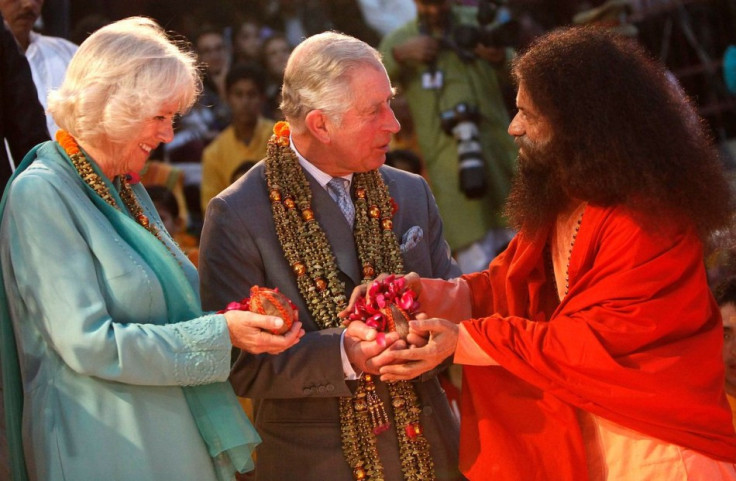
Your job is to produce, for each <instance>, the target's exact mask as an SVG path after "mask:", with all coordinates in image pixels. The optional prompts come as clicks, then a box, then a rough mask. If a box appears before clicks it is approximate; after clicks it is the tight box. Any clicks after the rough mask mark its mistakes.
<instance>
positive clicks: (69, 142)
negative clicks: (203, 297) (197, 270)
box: [56, 129, 176, 257]
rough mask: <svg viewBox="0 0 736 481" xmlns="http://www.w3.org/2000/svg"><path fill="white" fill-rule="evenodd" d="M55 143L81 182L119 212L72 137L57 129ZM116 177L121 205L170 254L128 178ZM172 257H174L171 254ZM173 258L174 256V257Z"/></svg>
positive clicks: (113, 200) (103, 184) (107, 190)
mask: <svg viewBox="0 0 736 481" xmlns="http://www.w3.org/2000/svg"><path fill="white" fill-rule="evenodd" d="M56 141H57V142H58V143H59V145H61V147H62V148H63V149H64V152H66V154H67V155H68V156H69V159H71V161H72V165H74V168H75V169H76V170H77V173H78V174H79V176H80V177H81V178H82V180H83V181H84V182H85V183H86V184H87V185H89V186H90V187H91V188H92V190H94V191H95V193H97V195H99V196H100V197H101V198H102V200H104V201H105V202H107V203H108V204H109V205H111V206H112V207H114V208H116V209H118V210H120V206H118V204H117V202H116V201H115V198H114V197H113V196H112V194H111V193H110V189H108V187H107V185H106V184H105V182H104V181H103V180H102V177H100V175H99V174H98V173H97V172H95V170H94V169H93V168H92V165H91V164H90V163H89V160H87V156H86V155H84V152H82V150H81V149H80V148H79V144H77V141H76V140H75V139H74V137H72V136H71V134H69V132H67V131H66V130H63V129H59V130H58V131H57V132H56ZM118 177H119V179H120V199H122V201H123V204H125V207H126V208H127V209H128V212H130V215H132V216H133V218H134V219H135V221H136V222H138V224H140V225H141V226H142V227H144V228H145V229H146V230H147V231H148V232H150V233H151V234H153V235H154V236H155V237H156V239H158V240H159V242H161V243H162V244H163V245H164V246H165V247H166V249H167V250H168V251H169V252H171V248H170V247H169V245H168V244H167V243H166V242H164V240H163V238H162V237H161V232H160V231H159V230H158V229H157V228H156V226H155V225H154V224H152V223H151V222H150V221H149V219H148V216H147V215H145V214H144V213H143V208H142V207H141V205H140V204H139V203H138V198H137V197H136V196H135V192H133V189H132V188H131V187H130V182H129V178H128V176H127V175H120V176H118ZM172 255H174V254H173V252H172ZM174 257H176V256H175V255H174Z"/></svg>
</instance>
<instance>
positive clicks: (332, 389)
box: [327, 384, 335, 392]
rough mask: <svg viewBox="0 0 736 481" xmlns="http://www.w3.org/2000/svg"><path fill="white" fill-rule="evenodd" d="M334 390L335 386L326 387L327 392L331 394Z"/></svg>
mask: <svg viewBox="0 0 736 481" xmlns="http://www.w3.org/2000/svg"><path fill="white" fill-rule="evenodd" d="M334 390H335V386H333V385H332V384H328V385H327V392H332V391H334Z"/></svg>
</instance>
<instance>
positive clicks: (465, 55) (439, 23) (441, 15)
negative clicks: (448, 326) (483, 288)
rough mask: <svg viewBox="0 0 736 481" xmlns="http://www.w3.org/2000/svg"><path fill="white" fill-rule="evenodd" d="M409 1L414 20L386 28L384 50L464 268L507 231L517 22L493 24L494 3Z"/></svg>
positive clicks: (488, 252) (480, 260)
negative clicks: (503, 80) (511, 61)
mask: <svg viewBox="0 0 736 481" xmlns="http://www.w3.org/2000/svg"><path fill="white" fill-rule="evenodd" d="M415 3H416V7H417V14H418V15H417V19H416V20H413V21H411V22H409V23H407V24H406V25H404V26H403V27H401V28H399V29H398V30H395V31H394V32H392V33H390V34H389V35H387V36H386V37H385V38H384V39H383V41H382V42H381V46H380V50H381V53H382V54H383V61H384V64H385V66H386V70H387V71H388V73H389V75H390V76H391V78H392V80H393V81H395V82H396V83H398V84H400V85H401V88H402V91H403V92H404V93H405V95H406V98H407V100H408V102H409V107H410V108H411V111H412V117H413V119H414V123H415V126H416V130H417V136H418V139H419V147H420V149H421V151H422V155H423V157H424V160H425V163H426V168H427V173H428V175H429V179H430V182H431V186H432V191H433V193H434V195H435V198H436V199H437V204H438V205H439V209H440V213H441V215H442V218H443V220H444V222H445V227H446V229H445V234H446V237H447V240H448V242H449V243H450V246H451V247H452V249H453V253H454V255H455V258H456V259H457V261H458V264H459V265H460V268H461V269H462V270H463V272H466V273H469V272H474V271H478V270H481V269H485V268H486V267H487V266H488V263H489V262H490V260H491V259H492V258H493V257H495V254H496V253H497V251H498V250H499V249H500V248H502V247H504V246H505V244H506V243H507V242H508V241H509V240H510V238H511V233H510V232H509V231H508V230H507V229H506V228H505V223H504V221H503V219H502V218H501V208H502V205H503V202H504V200H505V198H506V195H507V193H508V190H509V184H510V179H511V175H512V169H513V162H514V159H515V158H516V147H515V145H514V142H513V140H512V138H511V136H509V134H508V133H507V132H506V126H507V125H508V123H509V115H508V112H507V111H506V108H505V106H504V102H503V96H502V94H501V87H500V83H499V76H501V75H502V72H503V71H504V70H505V69H506V67H507V64H506V61H507V52H508V51H510V50H511V49H510V48H509V47H511V46H512V45H511V44H512V41H513V33H514V31H513V30H514V28H513V27H514V22H513V21H510V22H508V24H501V23H500V22H498V20H497V19H498V18H500V17H502V15H497V13H498V11H499V10H503V9H499V8H498V5H497V2H491V1H484V2H483V1H482V2H480V5H479V7H478V8H475V7H465V6H458V5H454V4H453V2H451V1H450V0H415Z"/></svg>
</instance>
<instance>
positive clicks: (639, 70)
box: [510, 28, 731, 239]
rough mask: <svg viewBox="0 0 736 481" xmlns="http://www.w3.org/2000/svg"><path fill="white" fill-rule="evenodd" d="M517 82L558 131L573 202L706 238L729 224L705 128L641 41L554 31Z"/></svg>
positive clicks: (518, 67)
mask: <svg viewBox="0 0 736 481" xmlns="http://www.w3.org/2000/svg"><path fill="white" fill-rule="evenodd" d="M513 75H514V79H515V80H516V82H517V83H522V84H523V86H524V88H525V90H526V92H527V93H528V94H529V97H530V99H531V100H532V102H533V104H534V106H535V107H536V109H537V111H538V112H539V113H540V114H541V115H542V116H543V117H544V118H545V119H546V120H548V121H549V122H550V124H551V125H552V128H553V134H552V137H553V139H552V140H553V143H554V144H555V153H556V154H557V156H558V157H560V158H559V159H558V164H559V165H558V166H559V168H558V170H557V180H558V181H559V182H560V184H561V188H562V189H563V190H564V191H565V192H566V194H567V196H568V197H574V198H577V199H581V200H585V201H588V202H590V203H591V204H595V205H603V206H610V205H625V206H627V207H629V208H630V209H631V211H632V212H634V213H635V214H636V215H638V216H640V217H644V218H646V219H647V220H649V221H657V220H672V219H680V220H681V221H685V222H688V221H689V222H691V223H692V224H693V225H694V227H695V228H696V229H697V231H698V233H699V234H700V235H701V238H703V239H705V238H706V237H707V235H708V234H709V233H710V232H712V231H713V230H715V229H718V228H720V227H723V226H725V225H726V224H727V223H728V221H729V219H730V212H731V194H730V190H729V186H728V183H727V181H726V179H725V177H724V175H723V171H722V167H723V166H722V163H721V161H720V159H719V157H718V153H717V150H716V148H715V147H714V145H713V142H712V139H711V136H710V134H709V133H708V130H707V128H706V126H705V123H704V122H703V120H702V119H701V118H699V117H698V115H697V113H696V112H695V109H694V108H693V106H692V104H691V102H690V101H689V99H688V98H687V97H686V95H685V94H684V93H683V91H682V90H681V89H680V87H679V86H678V84H677V82H676V80H674V78H673V77H671V76H670V75H668V74H667V72H666V71H665V69H664V68H663V67H662V66H661V65H660V64H659V63H658V62H656V61H654V60H653V59H651V58H650V56H649V55H648V54H647V53H646V52H645V51H644V50H643V49H642V48H641V47H640V46H639V45H638V44H637V43H636V42H635V41H633V40H631V39H628V38H625V37H622V36H620V35H617V34H615V33H612V32H610V31H606V30H603V29H592V28H570V29H563V30H558V31H554V32H551V33H549V34H547V35H545V36H543V37H540V38H539V39H537V40H536V41H535V42H533V43H532V45H531V46H530V47H529V49H528V51H527V52H526V53H524V54H523V55H522V56H520V57H519V58H518V59H517V60H516V62H515V63H514V66H513ZM512 210H513V209H512ZM510 213H511V214H512V215H513V214H514V212H510Z"/></svg>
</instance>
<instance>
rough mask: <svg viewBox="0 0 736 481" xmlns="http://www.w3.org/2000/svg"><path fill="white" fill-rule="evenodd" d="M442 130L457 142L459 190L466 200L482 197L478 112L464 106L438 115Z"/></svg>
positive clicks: (482, 184) (483, 176)
mask: <svg viewBox="0 0 736 481" xmlns="http://www.w3.org/2000/svg"><path fill="white" fill-rule="evenodd" d="M440 122H441V124H442V129H443V130H444V131H445V132H446V133H447V135H452V136H453V137H455V140H457V153H458V174H459V177H460V190H462V191H463V193H464V194H465V196H466V197H467V198H469V199H477V198H479V197H482V196H483V194H485V192H486V189H487V187H488V186H487V184H486V168H485V162H484V161H483V151H482V148H481V144H480V139H479V137H478V123H479V122H480V113H479V112H478V109H477V108H476V107H474V106H472V105H468V104H466V103H459V104H457V105H456V106H455V107H454V108H452V109H449V110H445V111H444V112H441V113H440Z"/></svg>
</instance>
